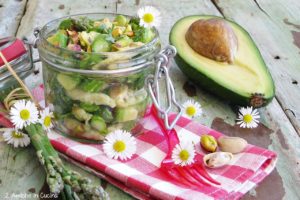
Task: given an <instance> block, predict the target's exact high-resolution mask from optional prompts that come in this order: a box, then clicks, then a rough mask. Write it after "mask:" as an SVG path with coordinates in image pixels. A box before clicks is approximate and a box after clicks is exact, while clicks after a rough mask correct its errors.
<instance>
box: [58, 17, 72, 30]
mask: <svg viewBox="0 0 300 200" xmlns="http://www.w3.org/2000/svg"><path fill="white" fill-rule="evenodd" d="M74 24H75V21H74V19H65V20H63V21H61V22H60V24H59V26H58V28H59V29H63V30H67V29H68V30H72V29H73V26H74Z"/></svg>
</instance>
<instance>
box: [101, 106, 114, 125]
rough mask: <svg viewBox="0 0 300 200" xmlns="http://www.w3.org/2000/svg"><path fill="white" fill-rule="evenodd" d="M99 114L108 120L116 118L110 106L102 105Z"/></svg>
mask: <svg viewBox="0 0 300 200" xmlns="http://www.w3.org/2000/svg"><path fill="white" fill-rule="evenodd" d="M99 114H100V115H101V117H102V118H103V119H104V120H105V121H106V122H112V121H113V120H114V117H113V114H112V112H111V110H110V109H109V108H108V107H102V108H101V109H100V111H99Z"/></svg>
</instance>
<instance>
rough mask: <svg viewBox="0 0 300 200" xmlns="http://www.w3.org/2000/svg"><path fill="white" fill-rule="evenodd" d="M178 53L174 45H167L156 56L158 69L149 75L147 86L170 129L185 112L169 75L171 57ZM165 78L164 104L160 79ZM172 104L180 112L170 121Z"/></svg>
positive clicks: (166, 125)
mask: <svg viewBox="0 0 300 200" xmlns="http://www.w3.org/2000/svg"><path fill="white" fill-rule="evenodd" d="M175 55H176V48H175V47H174V46H171V45H169V46H167V47H165V48H164V49H163V50H162V51H161V52H160V53H159V54H158V55H157V56H156V63H157V65H156V69H155V73H154V75H151V76H149V77H147V79H146V86H147V88H148V92H149V94H150V96H151V98H152V101H153V104H154V106H155V107H156V109H157V111H158V113H159V115H160V116H159V117H161V118H163V120H164V124H165V127H166V128H167V129H168V130H170V129H172V128H174V126H175V124H176V123H177V121H178V119H179V118H180V116H181V115H182V113H183V109H182V107H181V105H180V104H179V103H178V102H177V101H176V97H175V88H174V85H173V83H172V80H171V78H170V75H169V65H170V59H171V58H173V57H174V56H175ZM159 80H164V81H163V82H164V86H165V87H166V92H167V94H166V96H167V100H166V104H167V105H165V106H164V105H163V103H162V101H161V97H160V81H159ZM172 106H175V108H176V109H177V110H178V113H177V115H176V117H175V119H174V120H173V121H172V122H170V121H169V119H168V114H169V113H170V111H171V108H172Z"/></svg>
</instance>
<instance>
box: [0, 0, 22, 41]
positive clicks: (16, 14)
mask: <svg viewBox="0 0 300 200" xmlns="http://www.w3.org/2000/svg"><path fill="white" fill-rule="evenodd" d="M26 2H27V1H26V0H21V1H12V0H1V1H0V25H1V26H0V38H2V37H7V36H14V35H16V32H17V29H18V27H19V23H20V21H21V19H22V17H23V14H24V11H25V6H26Z"/></svg>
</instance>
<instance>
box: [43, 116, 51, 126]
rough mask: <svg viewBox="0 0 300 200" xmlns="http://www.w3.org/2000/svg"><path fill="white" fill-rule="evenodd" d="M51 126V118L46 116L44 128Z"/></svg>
mask: <svg viewBox="0 0 300 200" xmlns="http://www.w3.org/2000/svg"><path fill="white" fill-rule="evenodd" d="M50 125H51V117H50V116H46V117H45V119H44V126H46V127H49V126H50Z"/></svg>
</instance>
